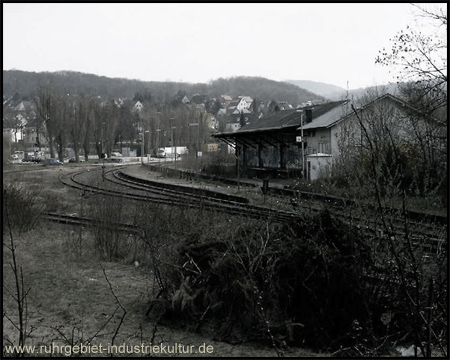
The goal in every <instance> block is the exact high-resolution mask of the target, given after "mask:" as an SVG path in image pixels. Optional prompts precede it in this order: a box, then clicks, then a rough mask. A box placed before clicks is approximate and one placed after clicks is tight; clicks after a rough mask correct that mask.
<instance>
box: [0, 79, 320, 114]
mask: <svg viewBox="0 0 450 360" xmlns="http://www.w3.org/2000/svg"><path fill="white" fill-rule="evenodd" d="M47 84H52V85H54V86H56V87H57V88H59V89H61V90H62V91H63V92H65V93H67V94H84V95H87V96H100V97H102V98H123V99H133V98H134V96H135V95H136V94H137V93H139V94H141V95H144V96H146V97H147V98H148V99H147V100H150V99H151V101H152V102H155V103H167V102H170V101H172V100H173V98H174V97H176V96H177V94H180V93H185V94H186V95H187V96H188V97H191V96H193V95H195V94H201V95H207V96H209V97H211V98H213V97H216V98H217V97H219V96H220V95H225V94H226V95H229V96H231V97H233V98H235V97H237V96H240V95H244V96H250V97H251V98H253V99H258V100H260V101H264V102H265V103H269V102H270V101H272V100H275V101H286V102H288V103H290V104H291V105H293V106H297V105H299V104H301V103H305V102H307V101H314V100H324V98H323V97H322V96H319V95H316V94H314V93H312V92H309V91H307V90H304V89H302V88H299V87H298V86H296V85H293V84H289V83H286V82H279V81H273V80H269V79H266V78H262V77H246V76H240V77H231V78H219V79H216V80H213V81H210V82H209V83H208V84H204V83H196V84H192V83H183V82H157V81H140V80H131V79H122V78H108V77H105V76H97V75H93V74H85V73H81V72H74V71H59V72H27V71H20V70H3V97H4V98H10V97H13V98H14V100H15V101H21V100H32V99H33V98H34V97H35V96H37V89H38V87H39V85H47Z"/></svg>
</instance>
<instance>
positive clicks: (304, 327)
mask: <svg viewBox="0 0 450 360" xmlns="http://www.w3.org/2000/svg"><path fill="white" fill-rule="evenodd" d="M368 253H369V252H368V249H367V247H366V246H365V245H363V242H362V241H361V239H359V238H358V237H357V236H356V235H355V230H353V231H352V230H351V229H349V228H347V226H344V224H342V223H340V222H339V221H338V220H336V219H334V218H332V217H331V216H330V214H329V213H328V212H327V211H324V212H323V213H321V214H320V215H318V216H315V217H305V218H303V219H301V220H299V221H297V222H295V223H292V224H288V225H283V226H282V227H281V228H277V229H273V228H272V229H271V228H270V226H269V224H267V223H266V224H265V226H263V227H262V228H261V229H255V228H254V227H253V228H252V229H250V228H248V229H246V228H242V229H241V231H240V232H238V233H237V234H235V235H233V237H232V238H230V239H228V240H226V241H223V240H221V241H209V242H208V241H203V242H201V243H200V242H192V241H190V242H184V243H182V244H181V245H180V246H179V247H178V257H177V258H176V264H175V266H174V267H173V268H172V271H171V272H170V273H165V274H162V276H163V277H165V278H166V279H167V278H168V277H169V278H170V281H167V283H169V284H170V285H169V286H168V287H167V288H166V289H165V291H164V293H165V296H164V299H165V300H164V301H165V305H164V307H165V311H164V312H163V315H162V317H161V318H160V319H159V320H160V321H162V322H163V323H166V324H170V323H173V324H174V325H175V324H176V325H177V326H179V325H182V326H184V327H185V328H186V329H189V330H195V331H199V332H202V333H204V334H208V335H212V336H214V337H215V338H217V339H221V340H225V341H231V342H243V341H254V340H257V341H268V342H269V344H272V345H276V346H279V345H282V344H289V345H302V346H311V347H316V348H321V349H330V348H333V347H334V348H336V347H338V346H341V345H346V344H348V345H350V343H349V342H351V341H352V340H354V336H353V335H352V332H353V331H354V330H355V324H367V323H368V322H370V319H369V316H368V311H367V308H366V305H367V304H366V303H365V301H364V300H365V297H364V290H363V287H364V286H363V280H362V278H363V276H362V274H363V271H364V268H365V267H366V266H368V265H369V263H370V259H369V258H368ZM161 301H162V300H161V298H160V299H158V304H159V306H161ZM155 304H156V302H155V303H154V304H152V305H151V307H152V306H156V305H155ZM149 313H151V309H150V311H149Z"/></svg>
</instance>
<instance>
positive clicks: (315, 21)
mask: <svg viewBox="0 0 450 360" xmlns="http://www.w3.org/2000/svg"><path fill="white" fill-rule="evenodd" d="M419 5H420V6H425V7H429V5H424V4H419ZM435 5H436V4H435ZM441 6H443V5H442V4H441ZM445 6H446V5H445ZM416 12H417V11H415V10H414V8H413V6H412V5H410V4H406V3H368V4H364V3H361V4H345V3H344V4H342V3H341V4H332V3H323V4H321V3H304V4H301V3H284V4H283V3H281V4H276V3H270V4H264V3H259V4H258V3H210V4H208V3H191V4H189V3H188V4H176V3H166V4H157V3H148V4H144V3H122V4H116V3H109V4H108V3H106V4H89V3H60V4H52V3H41V4H25V3H17V4H15V3H6V4H5V3H4V4H3V70H11V69H17V70H24V71H36V72H41V71H50V72H53V71H59V70H72V71H79V72H84V73H90V74H96V75H101V76H107V77H119V78H127V79H138V80H143V81H181V82H190V83H198V82H201V83H207V82H209V81H211V80H215V79H218V78H228V77H233V76H256V77H264V78H268V79H271V80H276V81H283V80H312V81H320V82H325V83H328V84H333V85H337V86H341V87H343V88H349V89H355V88H358V87H367V86H373V85H383V84H387V83H388V82H390V81H394V78H393V76H392V75H390V74H389V73H388V69H387V68H386V67H382V66H381V65H376V64H375V58H376V56H377V55H378V52H379V51H380V50H382V49H383V47H386V48H390V45H391V43H390V41H389V39H391V38H392V37H393V36H395V35H396V34H397V33H398V32H399V31H400V30H402V29H403V30H404V29H405V28H406V26H407V25H411V26H417V25H414V16H413V14H414V13H416Z"/></svg>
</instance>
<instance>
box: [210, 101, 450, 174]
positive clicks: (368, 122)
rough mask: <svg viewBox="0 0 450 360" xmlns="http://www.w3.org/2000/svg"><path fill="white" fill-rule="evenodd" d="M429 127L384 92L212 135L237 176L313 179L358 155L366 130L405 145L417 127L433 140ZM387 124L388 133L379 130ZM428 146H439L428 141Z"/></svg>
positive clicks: (285, 112) (414, 140)
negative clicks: (229, 153) (229, 151)
mask: <svg viewBox="0 0 450 360" xmlns="http://www.w3.org/2000/svg"><path fill="white" fill-rule="evenodd" d="M430 124H432V121H430V118H429V117H428V118H427V117H426V116H424V114H422V113H421V112H420V111H419V110H417V109H415V108H413V107H411V106H410V105H408V104H407V103H405V102H404V101H402V100H401V99H399V98H397V97H395V96H393V95H391V94H388V93H387V94H384V95H382V96H379V97H377V98H375V99H374V100H372V101H369V102H367V103H365V104H361V103H359V104H358V105H357V104H356V103H352V102H350V101H349V100H341V101H334V102H329V103H325V104H322V105H316V106H309V107H304V108H299V109H295V110H280V111H275V112H273V113H272V114H269V115H267V116H265V117H262V118H260V119H255V120H254V121H252V122H250V123H248V124H246V125H244V126H242V127H241V128H240V129H238V130H237V131H232V132H223V133H217V134H214V135H213V137H215V138H217V139H219V140H220V141H223V142H225V143H227V144H228V145H230V146H232V147H233V148H235V155H236V160H237V161H236V165H237V166H238V167H239V172H240V174H241V175H242V176H247V177H258V178H291V177H292V178H299V177H304V178H306V179H308V180H311V181H314V180H316V179H318V178H320V177H322V176H329V175H330V174H331V173H332V169H333V166H335V164H337V162H338V161H340V160H342V159H343V158H344V157H345V156H356V155H357V154H361V151H362V150H361V149H362V148H363V147H365V146H366V145H367V141H366V140H365V138H366V136H367V134H365V132H366V131H370V132H371V134H369V137H372V136H374V137H375V136H377V137H380V139H379V141H388V140H389V139H388V136H394V137H395V139H396V140H395V141H400V142H401V141H402V140H399V139H403V143H405V144H407V146H414V144H417V143H418V142H420V140H421V139H419V138H417V136H418V135H417V133H418V131H419V128H420V133H422V132H424V131H428V132H429V131H432V133H433V134H431V135H430V137H432V138H433V136H434V137H439V134H436V133H435V130H436V129H435V128H433V127H432V125H430ZM387 126H388V127H389V129H390V130H389V131H390V135H389V133H386V132H385V128H386V127H387ZM427 129H428V130H427ZM429 129H431V130H429ZM376 132H377V133H376ZM383 137H384V138H383ZM400 142H399V143H400ZM430 143H431V142H430ZM432 145H433V146H440V145H439V144H438V143H437V142H434V141H433V142H432ZM442 146H445V144H443V145H442Z"/></svg>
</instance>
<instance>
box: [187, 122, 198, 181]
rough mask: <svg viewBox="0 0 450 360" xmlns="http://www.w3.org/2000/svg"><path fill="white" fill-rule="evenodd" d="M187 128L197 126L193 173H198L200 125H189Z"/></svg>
mask: <svg viewBox="0 0 450 360" xmlns="http://www.w3.org/2000/svg"><path fill="white" fill-rule="evenodd" d="M188 125H189V126H197V130H198V131H197V151H196V152H195V172H197V171H198V156H199V151H200V123H198V122H197V123H190V124H188Z"/></svg>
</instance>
